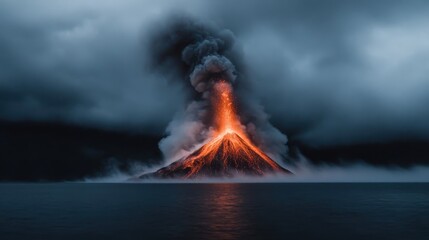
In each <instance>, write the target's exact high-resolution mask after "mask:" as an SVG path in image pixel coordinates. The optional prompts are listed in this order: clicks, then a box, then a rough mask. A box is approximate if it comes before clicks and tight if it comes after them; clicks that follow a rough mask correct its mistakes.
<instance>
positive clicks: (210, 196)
mask: <svg viewBox="0 0 429 240" xmlns="http://www.w3.org/2000/svg"><path fill="white" fill-rule="evenodd" d="M202 198H203V199H202V201H201V206H200V207H201V211H200V213H201V218H202V219H201V220H203V223H204V226H202V229H201V230H202V231H201V235H202V236H201V238H202V239H242V238H244V237H245V236H246V235H247V234H248V232H247V231H248V230H249V223H248V222H247V220H246V218H245V216H244V212H243V208H242V204H243V200H244V199H243V196H242V195H241V192H240V188H239V185H237V184H211V185H208V186H207V191H205V194H204V195H202Z"/></svg>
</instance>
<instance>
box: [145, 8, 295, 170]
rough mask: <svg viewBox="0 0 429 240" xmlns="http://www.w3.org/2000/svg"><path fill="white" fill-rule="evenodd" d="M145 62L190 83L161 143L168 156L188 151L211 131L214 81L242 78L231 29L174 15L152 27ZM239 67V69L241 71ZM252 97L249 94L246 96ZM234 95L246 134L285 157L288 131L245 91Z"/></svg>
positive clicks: (173, 157) (269, 151) (234, 82)
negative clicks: (276, 125) (273, 122)
mask: <svg viewBox="0 0 429 240" xmlns="http://www.w3.org/2000/svg"><path fill="white" fill-rule="evenodd" d="M148 49H149V53H150V55H151V57H152V58H151V60H150V62H149V65H148V67H150V68H151V69H152V70H155V72H157V73H158V74H161V75H162V76H163V77H164V78H167V79H168V80H169V81H182V82H183V84H184V85H185V86H186V87H187V88H188V89H191V91H189V93H190V94H189V97H190V100H189V103H188V106H187V107H186V108H185V109H184V110H182V111H179V112H178V113H177V115H176V117H175V118H174V119H173V120H172V121H171V122H170V124H169V125H168V127H167V129H166V134H167V136H166V137H165V138H163V139H162V140H161V141H160V143H159V147H160V149H161V151H162V153H163V155H164V157H165V160H166V161H167V162H171V161H174V160H177V159H178V158H181V157H183V156H186V155H187V154H190V153H191V152H192V151H193V150H195V149H196V148H197V147H198V146H201V144H202V143H203V142H204V141H205V140H206V139H207V138H208V136H209V134H210V127H211V126H210V116H211V114H212V109H211V106H210V103H209V101H210V94H211V91H210V90H211V89H212V86H213V85H214V83H216V82H217V81H219V80H224V81H228V82H229V83H231V85H232V86H233V87H234V88H237V87H238V86H239V85H238V84H237V82H239V81H242V80H244V79H245V78H244V77H243V76H244V75H245V74H244V73H243V71H242V69H243V67H242V66H243V65H244V64H243V62H244V61H243V59H242V56H241V54H240V48H239V46H238V44H237V43H236V40H235V37H234V34H233V33H232V32H231V31H230V30H227V29H218V28H216V27H214V26H212V25H209V24H204V23H202V22H200V21H198V20H195V19H192V18H189V17H183V16H181V17H175V18H172V19H170V20H169V21H167V22H166V23H164V25H163V26H162V27H160V28H158V29H156V30H155V31H154V34H153V37H152V38H151V40H150V41H149V44H148ZM240 70H241V71H240ZM247 99H252V100H247ZM234 101H236V102H237V105H238V106H239V108H240V109H238V111H239V112H240V121H241V123H242V125H243V128H244V129H245V131H246V133H247V134H248V135H249V137H250V138H251V139H252V141H254V142H255V143H256V145H257V146H258V147H260V148H261V149H262V150H264V151H265V152H266V153H267V154H269V155H270V157H273V158H274V159H276V160H280V161H281V160H283V159H284V157H285V155H286V153H287V147H286V143H287V137H286V136H285V135H284V134H282V133H281V132H280V131H279V130H277V129H276V128H274V127H273V126H272V125H271V124H270V123H269V121H268V119H269V116H268V115H267V114H266V113H265V112H264V109H263V107H262V106H260V105H259V104H258V103H257V102H256V100H254V99H253V97H252V96H251V93H250V92H249V91H244V90H243V91H241V94H239V95H238V96H236V99H234Z"/></svg>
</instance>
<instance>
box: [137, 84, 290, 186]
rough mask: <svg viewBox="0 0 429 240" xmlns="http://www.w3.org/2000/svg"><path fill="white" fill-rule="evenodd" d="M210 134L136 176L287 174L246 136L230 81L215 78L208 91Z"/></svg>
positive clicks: (180, 176)
mask: <svg viewBox="0 0 429 240" xmlns="http://www.w3.org/2000/svg"><path fill="white" fill-rule="evenodd" d="M209 102H210V104H211V106H212V108H213V117H212V123H211V129H212V130H211V134H210V136H209V138H208V140H207V141H206V142H205V143H204V144H203V145H202V146H201V147H200V148H199V149H197V150H196V151H194V152H192V153H191V154H189V155H188V156H186V157H184V158H182V159H179V160H178V161H176V162H173V163H172V164H170V165H168V166H166V167H163V168H161V169H159V170H158V171H156V172H153V173H149V174H144V175H142V176H140V178H184V179H189V178H199V177H233V176H236V175H250V176H263V175H266V174H278V173H283V174H288V173H290V172H289V171H288V170H286V169H285V168H283V167H281V166H280V165H279V164H278V163H276V162H275V161H274V160H273V159H271V158H270V157H269V156H268V155H267V154H265V153H264V152H263V151H262V150H261V149H260V148H259V147H257V146H256V145H255V144H254V143H253V142H252V141H251V139H250V137H249V136H248V134H247V133H246V131H245V128H244V126H243V125H242V124H241V123H240V119H239V116H238V114H237V112H236V108H235V104H234V94H233V89H232V86H231V83H230V82H228V81H225V80H217V81H215V82H214V83H213V86H212V88H211V93H210V101H209Z"/></svg>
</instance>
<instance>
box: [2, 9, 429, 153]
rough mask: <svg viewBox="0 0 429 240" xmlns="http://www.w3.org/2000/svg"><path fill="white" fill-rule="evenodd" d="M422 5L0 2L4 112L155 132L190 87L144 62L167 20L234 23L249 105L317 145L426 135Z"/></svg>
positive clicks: (427, 55) (427, 70) (428, 57)
mask: <svg viewBox="0 0 429 240" xmlns="http://www.w3.org/2000/svg"><path fill="white" fill-rule="evenodd" d="M428 12H429V3H427V1H407V2H405V1H359V2H356V1H245V2H244V1H235V2H233V1H184V2H180V3H179V2H177V1H161V2H152V1H121V2H114V1H73V2H68V3H65V2H58V1H37V2H34V1H19V2H17V1H2V2H1V3H0V29H1V31H2V34H1V35H0V52H1V54H0V118H1V119H3V120H8V121H23V120H26V121H42V122H63V123H68V124H74V125H78V126H91V127H96V128H109V129H116V130H119V131H132V132H134V131H138V132H142V133H150V134H154V133H155V134H159V135H161V134H163V132H164V129H165V128H166V126H167V124H168V122H170V121H171V119H172V118H173V116H174V114H175V113H176V112H177V109H178V108H183V107H184V103H185V100H184V99H185V98H186V91H183V90H184V86H183V84H181V83H178V82H173V81H169V80H168V79H163V77H162V76H160V75H159V74H156V73H154V71H153V70H154V69H150V68H147V67H145V66H148V65H147V63H148V61H149V59H150V54H149V53H150V52H149V49H148V48H147V47H148V43H147V40H148V39H151V37H153V35H152V34H153V32H154V31H153V30H154V29H156V28H157V27H162V24H164V23H165V22H166V21H170V19H171V17H172V16H173V15H175V14H183V15H189V16H192V17H193V18H196V19H199V20H200V21H202V22H207V23H210V24H213V25H217V26H221V27H222V28H228V29H230V30H231V31H232V32H233V33H234V35H235V38H236V39H237V41H238V42H237V44H238V46H239V47H240V49H241V50H240V51H241V52H242V56H243V66H244V69H241V70H242V73H244V75H243V76H241V77H243V78H246V82H247V84H248V86H247V87H248V88H249V90H250V91H251V92H252V93H253V94H254V99H252V101H253V100H254V101H259V102H260V103H261V106H263V108H265V112H267V113H268V115H269V116H264V117H266V118H269V119H270V121H271V122H272V123H273V124H274V125H275V126H276V127H278V128H280V129H281V130H282V131H283V132H284V133H286V134H287V135H288V137H289V138H290V139H294V140H296V141H301V142H304V143H307V144H310V145H315V146H326V145H342V144H355V143H366V142H380V141H395V140H401V139H426V140H427V139H428V138H429V124H428V122H429V109H428V107H427V104H428V103H429V79H428V76H429V44H428V42H429V41H427V40H428V39H429V29H428V28H429V17H427V13H428Z"/></svg>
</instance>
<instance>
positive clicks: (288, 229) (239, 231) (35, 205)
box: [0, 183, 429, 240]
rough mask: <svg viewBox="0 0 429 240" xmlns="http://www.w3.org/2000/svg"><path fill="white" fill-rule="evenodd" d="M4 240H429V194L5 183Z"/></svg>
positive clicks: (341, 187) (354, 186) (374, 189)
mask: <svg viewBox="0 0 429 240" xmlns="http://www.w3.org/2000/svg"><path fill="white" fill-rule="evenodd" d="M0 239H1V240H9V239H14V240H15V239H18V240H19V239H31V240H36V239H40V240H47V239H60V240H66V239H121V240H123V239H134V240H135V239H217V240H218V239H330V240H333V239H347V240H351V239H389V240H393V239H398V240H399V239H400V240H405V239H407V240H411V239H429V184H428V183H231V184H228V183H219V184H214V183H212V184H209V183H207V184H196V183H195V184H173V183H169V184H159V183H158V184H156V183H152V184H135V183H116V184H114V183H35V184H27V183H16V184H15V183H14V184H12V183H3V184H0Z"/></svg>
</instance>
